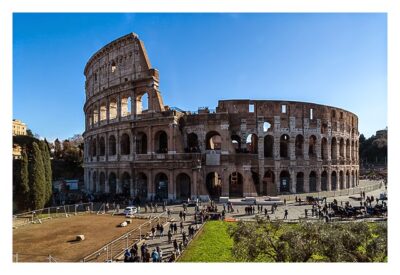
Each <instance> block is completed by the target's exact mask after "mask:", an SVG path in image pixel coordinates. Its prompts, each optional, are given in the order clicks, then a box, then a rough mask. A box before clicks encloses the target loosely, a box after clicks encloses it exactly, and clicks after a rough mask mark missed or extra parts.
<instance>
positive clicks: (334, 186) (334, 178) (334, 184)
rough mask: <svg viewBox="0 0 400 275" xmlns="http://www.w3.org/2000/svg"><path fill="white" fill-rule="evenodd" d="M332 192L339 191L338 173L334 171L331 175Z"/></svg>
mask: <svg viewBox="0 0 400 275" xmlns="http://www.w3.org/2000/svg"><path fill="white" fill-rule="evenodd" d="M331 190H332V191H335V190H337V173H336V171H332V174H331Z"/></svg>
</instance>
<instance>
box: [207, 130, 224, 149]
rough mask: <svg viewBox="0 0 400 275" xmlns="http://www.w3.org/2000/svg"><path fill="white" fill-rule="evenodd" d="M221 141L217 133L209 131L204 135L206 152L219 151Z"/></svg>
mask: <svg viewBox="0 0 400 275" xmlns="http://www.w3.org/2000/svg"><path fill="white" fill-rule="evenodd" d="M221 144H222V139H221V135H220V134H219V133H218V132H215V131H211V132H208V133H207V135H206V149H207V150H221Z"/></svg>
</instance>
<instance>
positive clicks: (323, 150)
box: [321, 137, 328, 160]
mask: <svg viewBox="0 0 400 275" xmlns="http://www.w3.org/2000/svg"><path fill="white" fill-rule="evenodd" d="M321 158H322V159H323V160H327V159H328V140H327V139H326V138H325V137H323V138H322V139H321Z"/></svg>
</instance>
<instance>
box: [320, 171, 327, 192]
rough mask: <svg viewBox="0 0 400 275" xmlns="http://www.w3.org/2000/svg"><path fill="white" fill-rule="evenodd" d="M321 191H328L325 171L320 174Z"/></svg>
mask: <svg viewBox="0 0 400 275" xmlns="http://www.w3.org/2000/svg"><path fill="white" fill-rule="evenodd" d="M321 191H328V173H327V172H326V171H323V172H322V173H321Z"/></svg>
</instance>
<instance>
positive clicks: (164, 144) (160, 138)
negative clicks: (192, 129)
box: [154, 131, 168, 154]
mask: <svg viewBox="0 0 400 275" xmlns="http://www.w3.org/2000/svg"><path fill="white" fill-rule="evenodd" d="M154 142H155V146H154V148H155V150H156V153H158V154H166V153H168V135H167V133H166V132H164V131H158V132H157V133H156V134H155V139H154Z"/></svg>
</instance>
